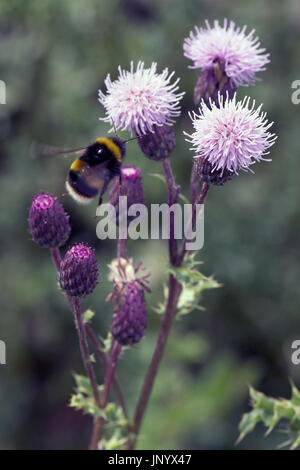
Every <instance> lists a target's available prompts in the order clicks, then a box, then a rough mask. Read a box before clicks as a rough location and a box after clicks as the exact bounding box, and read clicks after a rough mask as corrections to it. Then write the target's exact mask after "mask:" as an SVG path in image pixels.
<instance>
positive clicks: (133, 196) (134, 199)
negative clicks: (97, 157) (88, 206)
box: [109, 166, 144, 220]
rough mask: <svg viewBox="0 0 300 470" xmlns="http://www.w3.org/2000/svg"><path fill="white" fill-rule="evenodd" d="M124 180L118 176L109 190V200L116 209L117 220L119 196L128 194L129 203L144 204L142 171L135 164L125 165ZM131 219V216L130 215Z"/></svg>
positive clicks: (129, 204)
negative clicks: (120, 179)
mask: <svg viewBox="0 0 300 470" xmlns="http://www.w3.org/2000/svg"><path fill="white" fill-rule="evenodd" d="M121 177H122V182H121V184H120V181H119V178H118V177H116V178H115V180H114V182H113V185H112V188H111V190H110V192H109V202H110V203H111V204H112V205H113V206H114V207H115V209H116V216H117V220H118V218H119V197H120V196H127V205H128V207H130V206H131V205H132V204H144V191H143V185H142V177H141V171H140V169H139V168H137V167H135V166H123V167H122V169H121ZM128 219H129V220H130V217H129V216H128Z"/></svg>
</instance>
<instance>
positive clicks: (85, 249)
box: [58, 243, 98, 297]
mask: <svg viewBox="0 0 300 470" xmlns="http://www.w3.org/2000/svg"><path fill="white" fill-rule="evenodd" d="M58 280H59V283H60V286H61V288H62V289H63V290H64V291H65V292H66V293H67V294H68V295H70V296H71V297H85V296H86V295H88V294H90V293H91V292H92V291H93V290H94V289H95V287H96V285H97V282H98V265H97V261H96V258H95V252H94V250H93V249H92V248H90V247H89V246H88V245H85V244H84V243H78V244H77V245H74V246H73V247H72V248H70V249H69V250H68V251H67V253H66V254H65V256H64V258H63V259H62V261H61V263H60V270H59V276H58Z"/></svg>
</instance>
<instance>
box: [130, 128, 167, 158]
mask: <svg viewBox="0 0 300 470" xmlns="http://www.w3.org/2000/svg"><path fill="white" fill-rule="evenodd" d="M138 144H139V146H140V149H141V150H142V152H143V153H144V154H145V155H146V157H148V158H150V160H156V161H159V160H163V159H164V158H167V157H169V156H170V154H171V153H172V152H173V150H174V149H175V146H176V140H175V133H174V131H173V130H172V128H171V127H170V126H168V125H163V126H156V125H154V126H153V132H150V133H149V134H147V135H143V136H141V137H140V138H139V139H138Z"/></svg>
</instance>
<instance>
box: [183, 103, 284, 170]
mask: <svg viewBox="0 0 300 470" xmlns="http://www.w3.org/2000/svg"><path fill="white" fill-rule="evenodd" d="M210 105H211V107H210V108H209V107H208V106H207V105H206V104H205V103H204V101H202V103H201V107H200V109H199V111H200V113H199V115H197V114H196V113H193V114H191V115H190V117H191V119H192V121H193V126H194V129H195V132H194V133H193V134H191V135H189V134H186V135H187V136H188V139H187V141H188V142H191V143H192V144H193V150H194V151H195V155H196V158H200V159H202V160H203V161H208V162H209V163H210V164H211V169H212V171H219V170H220V175H221V176H222V174H223V173H224V172H225V171H230V172H233V173H235V174H237V173H238V171H239V170H241V169H243V170H249V167H250V165H252V164H253V163H255V162H256V161H260V160H266V161H269V160H267V159H266V158H264V156H265V155H267V154H268V153H269V152H267V150H268V148H270V147H271V146H272V145H273V144H274V142H275V140H276V138H277V137H276V136H275V134H271V133H270V132H268V130H269V128H270V127H271V126H272V124H273V123H272V122H270V123H269V122H268V120H267V119H266V113H262V112H261V107H262V105H260V106H259V107H258V108H257V109H255V101H253V103H252V104H250V98H247V97H245V98H244V99H243V101H237V100H236V95H234V97H233V99H232V100H229V99H226V100H224V99H223V97H221V96H219V104H218V106H217V105H216V104H215V103H213V102H211V103H210Z"/></svg>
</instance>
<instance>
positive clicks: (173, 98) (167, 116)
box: [99, 62, 184, 135]
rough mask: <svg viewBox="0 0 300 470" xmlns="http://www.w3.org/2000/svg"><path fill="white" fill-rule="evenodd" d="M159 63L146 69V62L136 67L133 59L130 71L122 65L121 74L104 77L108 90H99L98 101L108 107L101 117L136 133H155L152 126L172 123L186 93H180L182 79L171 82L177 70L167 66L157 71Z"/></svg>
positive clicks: (116, 127)
mask: <svg viewBox="0 0 300 470" xmlns="http://www.w3.org/2000/svg"><path fill="white" fill-rule="evenodd" d="M156 69H157V64H156V63H152V65H151V67H150V68H145V67H144V63H143V62H139V63H138V64H137V67H136V70H135V68H134V64H133V62H131V65H130V70H129V71H128V70H123V69H122V68H121V67H119V69H118V70H119V77H118V78H117V80H115V81H112V80H111V78H110V75H108V76H107V77H106V79H105V85H106V89H107V91H106V93H103V92H102V91H101V90H99V101H100V103H101V104H102V105H103V106H104V108H105V110H106V116H105V117H104V118H100V119H101V120H103V121H105V122H109V123H110V124H111V125H112V126H114V128H115V129H120V130H128V131H130V132H131V133H133V132H135V133H136V134H137V135H144V134H146V133H148V132H153V126H155V125H156V126H163V125H165V124H167V125H171V124H173V123H174V118H175V117H177V116H179V114H180V107H179V102H180V100H181V98H182V97H183V95H184V93H178V89H179V87H178V82H179V79H177V80H175V81H174V82H173V83H171V80H172V78H173V76H174V72H172V73H169V71H168V69H167V68H166V69H164V70H163V72H162V73H158V72H157V70H156Z"/></svg>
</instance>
